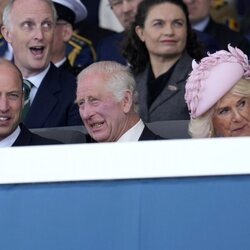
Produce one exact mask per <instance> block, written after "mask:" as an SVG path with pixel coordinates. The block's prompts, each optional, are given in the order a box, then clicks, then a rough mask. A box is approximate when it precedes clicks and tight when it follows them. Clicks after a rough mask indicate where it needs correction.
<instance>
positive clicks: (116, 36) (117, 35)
mask: <svg viewBox="0 0 250 250" xmlns="http://www.w3.org/2000/svg"><path fill="white" fill-rule="evenodd" d="M124 37H125V33H124V32H114V33H112V34H110V35H108V36H106V37H104V38H103V39H101V40H100V41H99V43H98V45H99V46H100V45H104V44H108V45H109V46H110V42H112V43H117V42H121V41H122V40H123V38H124Z"/></svg>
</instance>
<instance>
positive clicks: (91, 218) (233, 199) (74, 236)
mask: <svg viewBox="0 0 250 250" xmlns="http://www.w3.org/2000/svg"><path fill="white" fill-rule="evenodd" d="M249 190H250V176H249V175H244V176H240V175H238V176H217V177H213V176H210V177H195V178H192V177H185V178H162V179H147V180H146V179H144V180H143V179H141V180H140V179H138V180H120V181H91V182H67V183H66V182H65V183H43V184H18V185H14V184H11V185H0V249H1V250H45V249H46V250H103V249H105V250H123V249H124V250H125V249H126V250H158V249H159V250H160V249H161V250H162V249H167V250H189V249H190V250H217V249H218V250H235V249H241V250H249V249H250V237H249V235H250V195H249Z"/></svg>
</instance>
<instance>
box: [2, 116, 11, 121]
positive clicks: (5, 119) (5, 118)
mask: <svg viewBox="0 0 250 250" xmlns="http://www.w3.org/2000/svg"><path fill="white" fill-rule="evenodd" d="M7 120H9V118H8V117H2V116H1V117H0V121H7Z"/></svg>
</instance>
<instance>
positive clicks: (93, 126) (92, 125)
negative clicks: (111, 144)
mask: <svg viewBox="0 0 250 250" xmlns="http://www.w3.org/2000/svg"><path fill="white" fill-rule="evenodd" d="M103 124H104V122H96V123H92V124H90V125H89V126H90V127H91V128H92V129H98V128H101V127H102V125H103Z"/></svg>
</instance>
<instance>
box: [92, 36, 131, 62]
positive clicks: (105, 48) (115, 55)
mask: <svg viewBox="0 0 250 250" xmlns="http://www.w3.org/2000/svg"><path fill="white" fill-rule="evenodd" d="M123 38H124V32H120V33H115V34H112V35H110V36H107V37H105V38H104V39H103V40H101V41H100V42H99V43H98V45H97V61H116V62H118V63H121V64H123V65H127V60H126V59H125V58H124V57H123V56H122V40H123Z"/></svg>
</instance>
